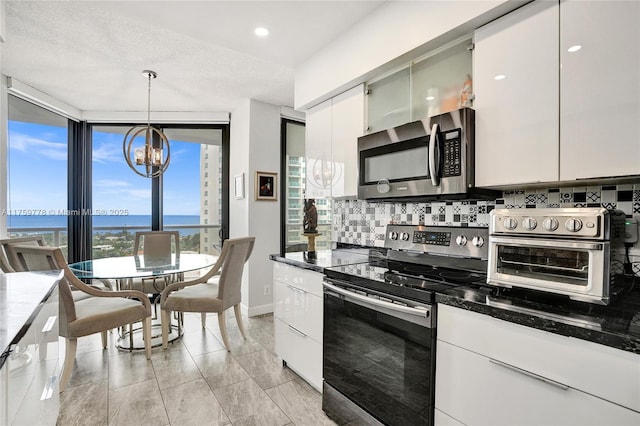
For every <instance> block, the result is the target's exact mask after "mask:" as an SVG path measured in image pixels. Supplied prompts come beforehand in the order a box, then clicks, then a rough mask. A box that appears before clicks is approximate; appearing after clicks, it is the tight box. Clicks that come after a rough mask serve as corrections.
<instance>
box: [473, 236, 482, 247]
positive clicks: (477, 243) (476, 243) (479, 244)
mask: <svg viewBox="0 0 640 426" xmlns="http://www.w3.org/2000/svg"><path fill="white" fill-rule="evenodd" d="M471 244H473V245H474V246H476V247H482V246H483V245H484V238H482V237H479V236H477V235H476V236H475V237H473V239H472V240H471Z"/></svg>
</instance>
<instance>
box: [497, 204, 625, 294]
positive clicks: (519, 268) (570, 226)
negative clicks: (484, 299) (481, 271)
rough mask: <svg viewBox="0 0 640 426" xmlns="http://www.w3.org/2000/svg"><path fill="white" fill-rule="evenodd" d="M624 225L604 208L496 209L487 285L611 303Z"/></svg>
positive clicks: (617, 215)
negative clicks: (615, 266)
mask: <svg viewBox="0 0 640 426" xmlns="http://www.w3.org/2000/svg"><path fill="white" fill-rule="evenodd" d="M624 223H625V215H624V212H622V211H618V210H607V209H604V208H550V209H497V210H493V211H492V212H491V223H490V228H489V230H490V240H489V268H488V276H487V280H488V283H489V284H492V285H496V286H502V287H522V288H527V289H533V290H538V291H544V292H550V293H556V294H561V295H566V296H569V297H570V298H571V299H573V300H579V301H584V302H590V303H598V304H608V303H609V300H610V288H611V285H612V283H613V280H614V276H615V274H614V272H615V268H614V267H613V264H614V263H615V262H616V255H617V251H618V250H619V249H623V248H624V226H625V225H624ZM620 264H622V262H621V261H620Z"/></svg>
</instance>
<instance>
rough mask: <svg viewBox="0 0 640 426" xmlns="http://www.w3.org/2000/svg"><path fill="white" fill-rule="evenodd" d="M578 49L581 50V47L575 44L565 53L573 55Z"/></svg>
mask: <svg viewBox="0 0 640 426" xmlns="http://www.w3.org/2000/svg"><path fill="white" fill-rule="evenodd" d="M580 49H582V46H580V45H579V44H576V45H575V46H571V47H570V48H568V49H567V51H568V52H570V53H573V52H577V51H578V50H580Z"/></svg>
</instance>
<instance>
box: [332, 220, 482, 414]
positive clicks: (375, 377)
mask: <svg viewBox="0 0 640 426" xmlns="http://www.w3.org/2000/svg"><path fill="white" fill-rule="evenodd" d="M488 237H489V234H488V230H487V229H486V228H459V227H430V226H413V225H388V226H387V232H386V238H385V247H386V248H387V249H388V251H387V255H386V256H385V257H384V258H381V259H379V260H377V261H372V262H370V263H368V264H356V265H346V266H342V267H334V268H329V269H325V276H326V278H325V282H324V337H323V351H324V353H323V377H324V384H323V402H322V405H323V410H324V411H325V412H326V413H327V415H329V417H331V418H332V419H334V420H335V421H336V422H337V423H339V424H342V423H346V422H348V421H352V420H354V419H356V418H358V419H360V421H364V422H365V423H366V424H389V425H414V424H415V425H418V424H419V425H425V424H428V425H430V424H433V413H434V411H433V403H434V389H435V387H434V377H435V337H436V305H435V303H434V302H435V294H436V293H437V292H441V291H446V290H448V289H451V288H453V287H455V286H459V285H465V284H484V283H486V268H487V256H488V250H487V241H488Z"/></svg>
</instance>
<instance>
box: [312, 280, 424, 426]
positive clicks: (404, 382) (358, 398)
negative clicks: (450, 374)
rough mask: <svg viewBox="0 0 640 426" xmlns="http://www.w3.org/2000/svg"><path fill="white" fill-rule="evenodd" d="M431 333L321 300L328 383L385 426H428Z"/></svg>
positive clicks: (330, 299)
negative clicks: (385, 425) (414, 425)
mask: <svg viewBox="0 0 640 426" xmlns="http://www.w3.org/2000/svg"><path fill="white" fill-rule="evenodd" d="M434 331H435V330H434V329H429V328H426V327H423V326H420V325H417V324H414V323H411V322H408V321H405V320H402V319H399V318H396V317H393V316H390V315H386V314H383V313H381V312H378V311H376V310H374V309H371V308H369V307H364V306H362V305H360V304H355V303H352V302H349V301H346V300H344V299H342V298H340V297H338V296H336V295H332V294H327V293H325V295H324V338H323V339H324V346H323V350H324V356H323V374H324V380H325V381H326V383H327V384H329V385H331V386H333V387H334V388H335V389H337V390H338V391H340V392H341V393H342V394H343V395H345V396H346V397H347V398H349V399H351V400H352V401H353V402H355V403H356V404H358V405H359V406H360V407H361V408H363V409H364V410H366V411H367V412H369V413H370V414H371V415H372V416H374V417H376V418H377V419H378V420H380V421H382V422H384V423H387V424H398V425H412V424H421V425H426V424H430V421H431V420H430V419H431V415H430V413H431V412H432V411H433V407H432V401H433V372H434V364H433V363H434V362H435V359H434V357H435V353H434V352H433V350H432V349H433V348H434V345H435V333H434Z"/></svg>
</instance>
